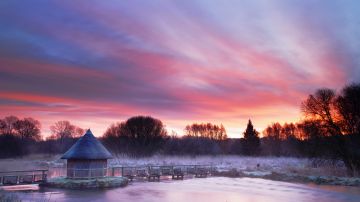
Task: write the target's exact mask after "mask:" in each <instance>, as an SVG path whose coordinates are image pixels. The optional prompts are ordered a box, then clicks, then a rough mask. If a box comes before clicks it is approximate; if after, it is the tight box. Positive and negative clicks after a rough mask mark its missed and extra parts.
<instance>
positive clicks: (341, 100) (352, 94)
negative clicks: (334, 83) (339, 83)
mask: <svg viewBox="0 0 360 202" xmlns="http://www.w3.org/2000/svg"><path fill="white" fill-rule="evenodd" d="M359 103H360V84H351V85H349V86H345V87H344V88H343V90H342V91H341V94H340V95H339V96H338V97H337V99H336V105H335V108H336V110H337V112H338V114H339V119H340V123H341V124H340V125H341V129H342V130H343V131H344V132H345V133H346V134H358V135H359V134H360V104H359Z"/></svg>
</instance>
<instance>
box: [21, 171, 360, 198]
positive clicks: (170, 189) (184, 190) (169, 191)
mask: <svg viewBox="0 0 360 202" xmlns="http://www.w3.org/2000/svg"><path fill="white" fill-rule="evenodd" d="M19 196H20V198H21V199H22V200H23V201H85V202H89V201H148V202H164V201H171V202H182V201H185V202H192V201H201V202H211V201H216V202H219V201H224V202H225V201H227V202H231V201H242V202H247V201H249V202H250V201H251V202H253V201H266V202H275V201H276V202H279V201H289V202H290V201H291V202H293V201H298V202H301V201H304V202H305V201H306V202H320V201H327V202H338V201H354V202H355V201H356V202H357V201H359V198H360V188H357V187H345V188H344V187H335V186H332V187H329V186H327V187H323V186H315V185H303V184H293V183H286V182H278V181H271V180H264V179H252V178H224V177H212V178H205V179H187V180H183V181H172V180H165V181H161V182H134V183H132V184H130V185H129V186H127V187H125V188H116V189H107V190H61V189H50V188H41V189H40V190H38V191H36V192H21V193H19Z"/></svg>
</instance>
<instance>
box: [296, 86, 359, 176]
mask: <svg viewBox="0 0 360 202" xmlns="http://www.w3.org/2000/svg"><path fill="white" fill-rule="evenodd" d="M342 99H344V97H339V98H337V97H336V94H335V91H334V90H331V89H320V90H317V91H316V92H315V94H314V95H309V97H308V98H307V99H306V100H305V101H304V102H303V103H302V105H301V109H302V111H303V113H304V115H305V117H306V120H307V121H310V122H318V123H320V124H319V125H320V126H319V127H321V128H322V129H324V132H323V134H322V135H323V136H329V137H332V138H333V139H334V141H333V144H332V145H331V150H333V151H335V153H336V155H337V156H338V157H340V158H341V159H342V160H343V162H344V164H345V166H346V168H347V170H348V174H349V175H357V174H358V173H359V172H360V158H359V155H357V154H356V153H354V152H355V151H352V149H351V148H354V149H355V147H354V146H352V147H350V148H349V145H351V144H348V143H347V141H346V139H345V138H344V137H343V135H344V134H345V133H344V130H341V125H342V123H344V119H346V117H347V115H348V114H346V111H347V110H343V109H344V108H345V107H344V108H342V107H343V106H344V105H343V104H344V103H346V101H344V100H342ZM339 101H340V104H339V103H337V102H339ZM359 104H360V103H356V102H355V105H359ZM339 109H340V110H339ZM342 113H345V115H343V114H342Z"/></svg>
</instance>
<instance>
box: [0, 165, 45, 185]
mask: <svg viewBox="0 0 360 202" xmlns="http://www.w3.org/2000/svg"><path fill="white" fill-rule="evenodd" d="M47 172H48V170H45V169H43V170H17V171H0V185H3V186H4V185H19V184H39V183H43V182H46V180H47Z"/></svg>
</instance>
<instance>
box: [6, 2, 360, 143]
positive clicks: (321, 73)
mask: <svg viewBox="0 0 360 202" xmlns="http://www.w3.org/2000/svg"><path fill="white" fill-rule="evenodd" d="M319 5H320V4H317V3H314V2H300V1H299V2H298V3H297V4H296V6H294V5H293V4H291V3H289V2H274V3H271V4H269V3H265V2H262V1H260V2H254V1H250V0H244V1H238V2H236V1H235V2H232V3H225V2H223V3H222V6H219V5H218V2H216V1H204V2H203V1H199V2H197V3H196V4H194V3H193V2H192V1H189V2H187V1H180V2H165V1H164V2H158V3H156V4H154V3H153V2H152V1H145V2H142V4H141V5H140V4H136V3H132V2H125V1H119V2H112V3H108V2H106V1H99V2H96V3H94V4H91V5H86V6H84V5H82V3H79V2H71V1H67V2H63V1H61V2H47V3H44V4H43V5H42V6H37V5H34V4H32V3H30V2H22V3H21V4H19V3H16V1H11V2H9V3H6V4H0V9H1V10H2V11H4V12H1V13H0V30H1V32H0V118H3V117H5V116H9V115H15V116H18V117H33V118H35V119H38V120H39V121H40V122H41V123H42V134H43V136H48V135H49V134H50V130H49V126H50V125H52V124H53V123H55V122H56V121H59V120H69V121H70V122H72V123H73V124H75V125H78V126H79V127H82V128H91V129H92V130H93V131H94V134H95V135H97V136H101V135H102V134H103V133H104V131H105V130H106V129H107V127H109V126H110V125H111V124H112V123H115V122H120V121H125V120H126V119H128V118H130V117H132V116H136V115H150V116H152V117H155V118H158V119H160V120H162V121H163V123H164V124H165V125H166V127H167V129H168V131H169V132H171V131H175V132H176V133H178V134H179V135H182V134H183V129H184V127H185V126H186V125H187V124H192V123H194V122H197V123H201V122H211V123H214V124H223V125H224V126H225V128H226V129H227V132H228V136H229V137H233V138H236V137H241V136H242V133H243V131H244V130H245V127H246V124H247V121H248V119H251V120H252V121H253V123H254V126H255V128H256V129H257V130H258V131H259V132H262V130H263V129H264V128H265V127H266V126H267V125H269V124H271V123H273V122H280V123H285V122H297V121H299V120H300V119H301V113H300V103H301V101H303V100H304V99H305V98H306V97H307V96H308V95H309V94H310V93H313V92H314V91H315V90H316V89H318V88H323V87H327V88H334V89H336V90H339V88H341V87H342V86H344V85H345V84H348V83H351V82H356V81H359V80H360V68H358V67H359V60H358V57H357V56H358V55H360V52H359V49H358V48H357V47H356V43H355V42H357V41H358V36H357V35H356V34H354V33H359V32H358V31H359V30H358V28H359V26H357V24H356V20H355V19H358V18H360V17H359V16H358V15H359V14H358V12H357V10H356V9H354V8H356V7H355V6H347V5H346V4H345V3H344V4H341V5H335V4H332V3H327V4H324V5H323V4H321V9H320V7H319ZM309 7H311V8H315V9H313V10H309V9H308V8H309ZM317 8H319V9H317ZM317 11H321V12H317ZM44 16H47V17H46V18H44ZM356 16H357V17H356ZM329 19H331V20H329ZM354 44H355V45H354Z"/></svg>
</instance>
